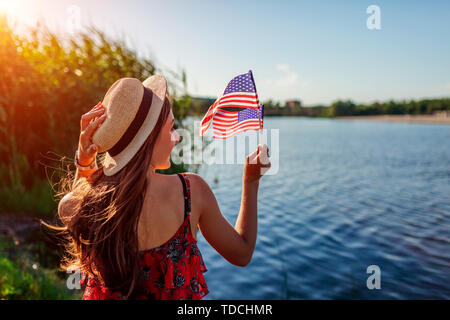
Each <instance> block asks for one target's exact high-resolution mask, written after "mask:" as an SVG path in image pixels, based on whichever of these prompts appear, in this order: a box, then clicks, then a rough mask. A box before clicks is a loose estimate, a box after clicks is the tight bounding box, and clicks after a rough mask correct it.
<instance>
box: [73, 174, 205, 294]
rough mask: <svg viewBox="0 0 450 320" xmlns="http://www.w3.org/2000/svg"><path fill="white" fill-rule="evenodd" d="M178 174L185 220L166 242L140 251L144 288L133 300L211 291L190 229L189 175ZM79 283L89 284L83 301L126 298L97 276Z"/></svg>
mask: <svg viewBox="0 0 450 320" xmlns="http://www.w3.org/2000/svg"><path fill="white" fill-rule="evenodd" d="M178 177H179V178H180V180H181V182H182V184H183V193H184V200H185V202H184V205H185V214H184V222H183V224H182V225H181V226H180V228H179V229H178V230H177V232H176V233H175V234H174V235H173V236H172V238H170V239H169V240H168V241H166V243H164V244H162V245H161V246H159V247H156V248H152V249H149V250H144V251H140V253H139V255H140V264H141V281H142V283H141V286H140V287H141V288H143V289H141V290H139V292H138V293H136V294H134V295H133V298H134V299H145V300H147V299H157V300H201V299H202V298H203V297H204V296H205V295H207V294H208V293H209V291H208V287H207V285H206V281H205V278H204V277H203V273H204V272H206V271H208V270H207V268H206V266H205V263H204V261H203V258H202V255H201V253H200V250H199V249H198V247H197V241H196V240H195V239H194V237H193V236H192V232H191V223H190V216H191V215H190V213H191V192H190V182H189V178H188V177H187V176H186V174H185V173H182V174H178ZM80 283H81V285H83V286H86V289H85V292H84V295H83V300H107V299H115V300H123V299H125V297H124V296H123V295H122V293H121V292H117V291H111V290H110V289H108V288H105V287H102V285H101V284H100V282H99V281H98V279H97V278H95V277H92V276H88V277H87V276H86V274H83V277H82V279H81V282H80Z"/></svg>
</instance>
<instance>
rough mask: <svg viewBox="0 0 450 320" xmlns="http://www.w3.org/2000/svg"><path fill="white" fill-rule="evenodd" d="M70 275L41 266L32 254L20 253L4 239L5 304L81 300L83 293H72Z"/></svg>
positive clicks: (0, 242)
mask: <svg viewBox="0 0 450 320" xmlns="http://www.w3.org/2000/svg"><path fill="white" fill-rule="evenodd" d="M65 277H66V274H65V273H63V272H60V271H58V270H56V269H47V268H43V267H41V266H40V264H39V262H38V259H36V257H34V256H33V255H32V254H30V252H27V251H20V250H17V248H16V245H15V244H14V242H13V241H12V240H11V239H8V238H0V299H1V300H5V299H6V300H16V299H19V300H72V299H81V296H82V291H81V290H69V289H68V288H67V286H66V279H65Z"/></svg>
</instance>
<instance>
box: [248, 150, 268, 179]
mask: <svg viewBox="0 0 450 320" xmlns="http://www.w3.org/2000/svg"><path fill="white" fill-rule="evenodd" d="M270 166H271V164H270V159H269V148H268V147H267V145H266V144H259V145H258V148H257V149H256V150H255V151H254V152H252V153H251V154H249V155H248V156H247V158H246V159H245V165H244V176H243V179H244V181H245V182H257V181H259V179H260V178H261V177H262V176H263V175H264V174H265V173H266V172H267V171H268V170H269V169H270Z"/></svg>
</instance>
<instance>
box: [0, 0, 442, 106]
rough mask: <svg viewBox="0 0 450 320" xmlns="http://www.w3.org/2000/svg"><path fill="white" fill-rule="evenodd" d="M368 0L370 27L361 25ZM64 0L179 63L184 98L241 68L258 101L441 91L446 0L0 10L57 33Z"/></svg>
mask: <svg viewBox="0 0 450 320" xmlns="http://www.w3.org/2000/svg"><path fill="white" fill-rule="evenodd" d="M12 3H14V4H12ZM373 4H374V5H378V6H379V7H380V10H381V29H380V30H369V29H368V28H367V26H366V20H367V18H368V17H369V14H367V13H366V8H367V7H368V6H369V5H373ZM71 5H76V6H77V8H79V10H80V26H81V27H83V26H85V25H87V24H94V25H96V26H98V27H99V28H101V29H102V30H104V31H106V32H107V33H108V34H110V35H111V36H113V37H119V36H120V37H122V38H125V39H126V41H127V43H128V44H129V46H131V47H132V48H134V49H136V50H137V51H138V52H139V53H140V54H141V55H143V56H148V57H151V58H153V59H154V60H155V61H156V62H157V64H158V65H160V66H161V67H162V68H163V69H164V68H170V69H173V70H178V69H179V68H184V69H185V70H186V72H187V79H188V90H189V92H190V93H191V94H193V95H199V96H209V97H214V98H215V97H217V96H218V95H219V94H221V93H222V91H223V90H224V89H225V87H226V85H227V83H228V81H230V80H231V79H232V78H233V77H234V76H236V75H238V74H242V73H245V72H247V71H248V70H249V69H251V70H252V71H253V74H254V76H255V81H256V86H257V88H258V93H259V96H260V100H262V101H264V100H266V99H269V98H271V99H274V100H278V101H284V100H287V99H300V100H302V102H303V103H304V104H305V105H315V104H320V103H323V104H328V103H330V102H332V101H334V100H337V99H352V100H354V101H356V102H372V101H375V100H378V101H385V100H389V99H395V100H400V99H411V98H414V99H417V98H425V97H449V96H450V1H399V0H398V1H375V0H372V1H256V0H252V1H245V0H243V1H233V0H229V1H207V0H201V1H200V0H189V1H183V0H179V1H178V0H177V1H175V0H165V1H132V0H129V1H121V2H119V1H117V2H114V1H106V0H96V1H93V0H91V1H85V0H82V1H68V0H59V1H57V0H40V1H39V0H34V1H33V0H28V1H27V0H15V1H12V2H11V1H10V0H0V11H1V10H3V11H5V10H6V11H7V12H9V13H10V14H13V15H16V16H17V18H18V19H19V20H20V21H22V22H25V23H27V24H33V23H34V21H36V19H38V18H39V17H41V18H44V19H45V21H46V22H47V24H48V25H49V26H50V27H51V28H53V29H57V30H59V31H61V32H65V30H66V29H67V21H69V20H70V19H69V15H70V9H69V8H70V6H71Z"/></svg>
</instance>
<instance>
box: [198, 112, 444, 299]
mask: <svg viewBox="0 0 450 320" xmlns="http://www.w3.org/2000/svg"><path fill="white" fill-rule="evenodd" d="M264 125H265V128H267V129H271V128H275V129H279V171H278V173H277V174H276V175H272V176H264V177H263V178H262V179H261V182H260V190H259V195H258V239H257V243H256V248H255V251H254V254H253V259H252V261H251V263H250V264H249V265H248V266H246V267H244V268H242V267H237V266H233V265H231V264H230V263H228V262H227V261H226V260H225V259H224V258H222V257H221V256H220V255H219V254H218V253H217V252H216V251H215V250H214V249H213V248H212V247H211V246H210V245H209V244H208V243H207V242H206V240H205V239H204V238H203V236H202V235H201V233H200V232H199V233H198V243H199V247H200V250H201V252H202V254H203V257H204V260H205V264H206V266H207V268H208V272H207V273H205V278H206V281H207V284H208V287H209V289H210V292H211V293H210V294H209V295H208V296H206V297H205V299H430V298H438V299H449V298H450V281H449V278H450V126H448V125H430V124H412V123H383V122H365V121H343V120H332V119H308V118H293V117H289V118H282V117H267V118H266V119H265V124H264ZM253 133H255V134H256V132H253ZM234 139H236V137H234ZM230 140H231V139H230ZM268 145H269V148H270V149H271V150H274V146H271V142H270V139H269V141H268ZM271 156H272V154H271ZM242 169H243V165H242V164H240V165H239V164H235V165H230V164H228V165H209V166H203V167H202V168H201V169H200V171H199V174H200V175H201V176H202V177H204V179H205V180H206V181H207V182H208V183H209V185H210V186H211V187H212V189H213V191H214V193H215V195H216V198H217V201H218V203H219V206H220V208H221V211H222V213H223V214H224V216H225V217H226V218H227V220H228V221H229V222H230V223H231V224H232V225H234V224H235V222H236V218H237V214H238V212H239V207H240V200H241V188H242V184H241V179H242ZM215 179H217V180H218V183H215V182H214V181H215ZM370 265H377V266H378V267H379V268H380V271H381V277H380V279H381V289H379V290H377V289H373V290H369V289H368V288H367V285H366V281H367V278H368V277H369V276H371V274H372V273H371V274H368V273H367V267H368V266H370Z"/></svg>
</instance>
